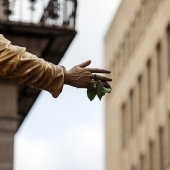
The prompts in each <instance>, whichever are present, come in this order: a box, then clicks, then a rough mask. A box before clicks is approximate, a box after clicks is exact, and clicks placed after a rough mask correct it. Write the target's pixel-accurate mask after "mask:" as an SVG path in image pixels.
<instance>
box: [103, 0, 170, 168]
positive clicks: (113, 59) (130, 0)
mask: <svg viewBox="0 0 170 170" xmlns="http://www.w3.org/2000/svg"><path fill="white" fill-rule="evenodd" d="M105 62H106V67H107V68H110V70H112V75H111V77H112V78H113V82H112V88H113V90H112V93H111V94H110V95H108V96H107V98H106V117H105V120H106V123H105V124H106V170H170V0H122V2H121V4H120V7H119V9H118V11H117V13H116V15H115V18H114V20H113V22H112V23H111V25H110V28H109V30H108V32H107V35H106V37H105Z"/></svg>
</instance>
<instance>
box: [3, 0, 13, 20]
mask: <svg viewBox="0 0 170 170" xmlns="http://www.w3.org/2000/svg"><path fill="white" fill-rule="evenodd" d="M14 4H15V0H3V1H2V5H3V6H4V15H6V16H7V18H9V16H10V15H12V14H13V13H14V11H13V8H14Z"/></svg>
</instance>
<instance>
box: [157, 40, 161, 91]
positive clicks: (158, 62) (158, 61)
mask: <svg viewBox="0 0 170 170" xmlns="http://www.w3.org/2000/svg"><path fill="white" fill-rule="evenodd" d="M156 55H157V80H158V83H157V85H158V92H160V90H161V85H162V83H161V69H162V68H161V44H160V42H159V43H158V44H157V46H156Z"/></svg>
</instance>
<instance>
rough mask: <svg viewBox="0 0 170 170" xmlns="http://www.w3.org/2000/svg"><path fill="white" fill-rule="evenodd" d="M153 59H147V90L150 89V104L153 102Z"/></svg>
mask: <svg viewBox="0 0 170 170" xmlns="http://www.w3.org/2000/svg"><path fill="white" fill-rule="evenodd" d="M151 78H152V76H151V60H150V59H149V60H148V61H147V90H148V106H150V105H151V103H152V93H151V89H152V88H151V82H152V81H151Z"/></svg>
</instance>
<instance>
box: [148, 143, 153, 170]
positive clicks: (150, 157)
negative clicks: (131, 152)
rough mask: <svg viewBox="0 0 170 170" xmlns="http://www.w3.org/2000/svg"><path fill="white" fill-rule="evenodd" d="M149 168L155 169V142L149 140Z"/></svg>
mask: <svg viewBox="0 0 170 170" xmlns="http://www.w3.org/2000/svg"><path fill="white" fill-rule="evenodd" d="M149 170H154V143H153V142H152V141H150V142H149Z"/></svg>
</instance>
